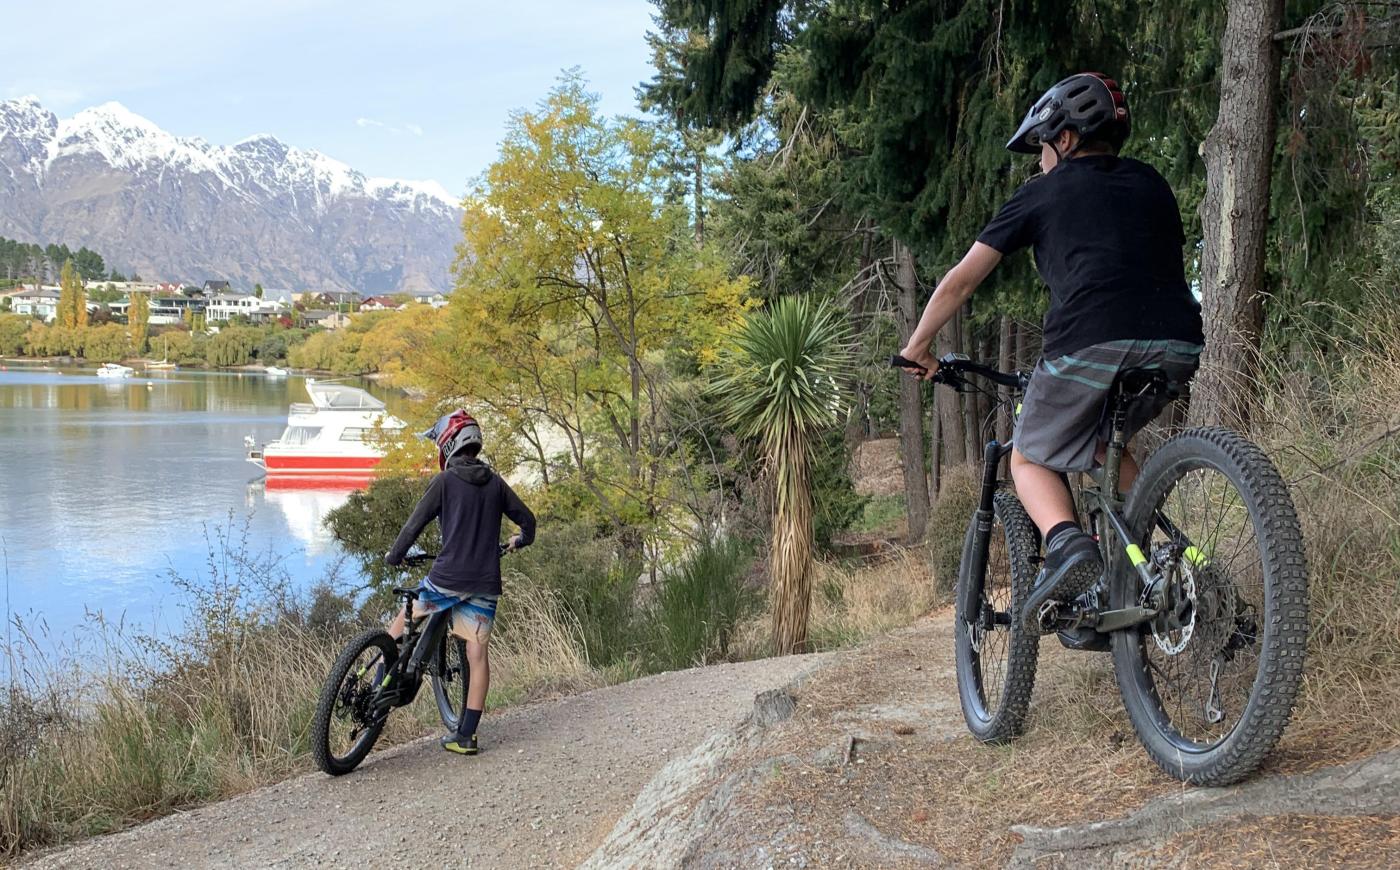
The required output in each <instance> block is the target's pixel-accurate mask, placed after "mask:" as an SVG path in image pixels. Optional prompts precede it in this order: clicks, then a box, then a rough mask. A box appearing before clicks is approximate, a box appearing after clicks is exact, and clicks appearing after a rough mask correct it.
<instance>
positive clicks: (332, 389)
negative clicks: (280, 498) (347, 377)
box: [245, 379, 404, 487]
mask: <svg viewBox="0 0 1400 870" xmlns="http://www.w3.org/2000/svg"><path fill="white" fill-rule="evenodd" d="M306 392H307V393H308V394H309V395H310V396H311V402H310V404H307V403H305V402H296V403H293V404H292V406H291V409H290V412H289V413H288V414H287V428H286V430H285V431H283V432H282V437H281V438H278V439H277V440H276V441H269V442H267V443H266V444H264V445H263V446H262V447H261V448H259V447H257V446H256V444H254V443H253V440H252V438H251V437H250V438H247V439H245V443H246V444H247V445H248V461H249V462H251V463H253V464H254V465H258V466H261V467H262V468H263V469H265V470H266V471H267V483H268V485H269V486H275V485H283V486H292V487H296V486H307V485H316V484H320V483H323V482H327V481H332V482H336V483H339V484H342V485H343V484H351V485H353V484H356V483H359V484H364V483H368V482H369V480H370V479H372V478H373V477H374V470H375V466H377V465H378V464H379V462H380V460H382V459H383V458H384V449H383V447H381V446H380V445H381V443H382V440H383V436H384V435H386V434H389V435H392V434H393V430H396V429H402V428H403V427H404V422H403V421H402V420H400V419H398V418H397V417H395V416H393V415H391V414H389V413H388V412H387V411H385V410H384V403H383V402H381V401H380V400H378V399H376V398H375V397H374V396H371V395H370V394H369V393H367V392H365V391H364V390H362V389H360V388H359V387H352V386H349V385H347V384H342V383H338V382H336V381H315V380H311V379H308V380H307V381H306Z"/></svg>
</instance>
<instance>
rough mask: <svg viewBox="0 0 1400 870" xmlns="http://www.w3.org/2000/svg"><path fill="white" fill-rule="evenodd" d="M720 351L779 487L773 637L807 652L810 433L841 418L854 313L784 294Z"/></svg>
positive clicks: (745, 430) (749, 429) (724, 385)
mask: <svg viewBox="0 0 1400 870" xmlns="http://www.w3.org/2000/svg"><path fill="white" fill-rule="evenodd" d="M722 360H723V363H724V366H725V371H724V374H723V375H722V376H721V377H720V378H719V380H718V381H717V382H716V384H715V389H716V391H717V392H718V394H719V395H720V397H721V398H722V400H723V403H724V406H725V408H726V411H727V416H728V422H729V423H730V424H731V425H733V426H734V427H735V428H736V429H737V430H738V431H739V433H740V434H741V435H743V436H745V437H749V438H757V439H759V441H760V442H761V443H762V445H763V452H764V455H765V458H766V460H767V462H768V467H769V472H770V473H771V474H772V475H773V479H774V483H775V487H776V496H777V497H776V498H775V499H774V503H773V544H772V552H771V554H770V573H771V575H772V584H773V593H772V594H773V643H774V647H775V648H776V650H777V651H778V652H779V653H790V652H799V651H801V649H802V648H803V647H804V646H805V645H806V642H807V614H808V610H809V607H810V604H811V593H812V583H811V567H812V551H813V534H812V487H811V473H810V472H811V461H812V456H811V445H812V439H811V435H812V433H814V432H815V431H817V430H818V429H821V428H823V427H825V426H829V425H833V424H834V423H835V422H836V419H837V415H836V412H837V409H838V402H837V400H838V386H837V385H838V384H841V383H844V382H845V381H846V378H847V374H848V371H849V369H850V367H851V365H852V364H853V355H852V353H851V348H850V344H849V338H848V332H847V328H846V322H845V319H844V317H843V316H842V313H841V312H840V311H839V310H837V309H836V308H835V307H833V306H832V305H830V304H829V303H826V302H814V301H813V300H812V299H810V298H808V297H805V296H802V297H793V296H788V297H783V298H782V299H779V300H778V301H777V302H776V303H774V304H773V305H772V306H771V307H770V308H768V309H767V310H765V311H759V312H755V313H754V314H752V315H750V316H749V318H748V320H747V321H746V322H745V324H744V325H743V327H742V328H741V329H740V330H739V332H738V334H737V335H736V336H735V341H734V345H733V347H731V348H729V349H728V350H727V351H726V352H725V353H724V354H723V355H722Z"/></svg>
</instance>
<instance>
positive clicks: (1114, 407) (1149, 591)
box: [892, 354, 1166, 633]
mask: <svg viewBox="0 0 1400 870" xmlns="http://www.w3.org/2000/svg"><path fill="white" fill-rule="evenodd" d="M903 362H906V363H907V362H908V361H907V360H903ZM892 364H895V361H892ZM964 373H972V374H977V375H980V376H982V377H985V378H987V379H988V380H991V381H993V382H994V383H998V384H1001V385H1003V386H1009V387H1012V388H1013V389H1017V390H1024V388H1025V384H1026V381H1027V379H1028V378H1027V376H1026V375H1024V373H1015V374H1011V373H1007V372H998V371H996V370H995V369H991V368H989V367H987V366H983V365H979V364H977V363H973V362H971V361H969V360H968V359H967V358H966V357H964V356H960V355H954V354H949V355H948V356H946V357H944V358H943V359H942V360H940V368H939V371H938V373H937V374H936V375H935V380H936V381H938V382H941V383H944V384H946V385H947V386H950V387H952V388H953V389H955V390H958V391H960V392H961V391H963V390H964V388H965V385H966V381H965V380H964V379H963V377H962V375H963V374H964ZM1150 388H1162V389H1165V388H1166V385H1165V383H1164V382H1161V381H1158V380H1156V379H1154V380H1152V381H1149V382H1148V383H1147V384H1145V385H1144V386H1143V387H1142V388H1141V389H1140V390H1139V391H1138V393H1137V394H1136V395H1134V394H1131V393H1129V392H1128V390H1127V388H1126V386H1121V385H1120V386H1119V387H1117V388H1116V389H1115V392H1114V394H1113V395H1112V396H1111V397H1110V399H1109V403H1110V414H1111V426H1110V431H1111V435H1110V437H1109V442H1108V445H1107V447H1106V449H1105V455H1104V463H1103V470H1102V474H1100V475H1098V486H1097V487H1096V488H1093V489H1081V490H1080V499H1081V501H1087V502H1088V504H1081V505H1079V508H1080V509H1081V510H1082V511H1083V512H1084V513H1086V514H1087V515H1088V516H1090V517H1094V516H1101V517H1103V518H1104V520H1105V521H1106V527H1103V528H1099V529H1098V533H1099V534H1098V537H1099V547H1100V551H1101V553H1102V554H1103V557H1104V565H1105V571H1106V574H1107V576H1108V578H1109V583H1110V590H1111V592H1122V593H1125V594H1121V595H1116V596H1115V595H1111V596H1110V600H1111V601H1121V602H1133V601H1134V600H1138V603H1137V604H1129V605H1128V606H1125V607H1122V608H1120V609H1117V610H1101V611H1095V612H1087V613H1085V612H1080V613H1072V614H1070V615H1069V616H1067V617H1065V618H1064V621H1065V623H1066V625H1068V626H1071V627H1075V626H1080V625H1087V626H1089V627H1091V628H1094V629H1096V630H1097V631H1099V632H1103V633H1107V632H1110V631H1118V630H1121V629H1124V628H1131V627H1133V626H1135V625H1140V624H1142V623H1144V622H1147V621H1149V620H1151V619H1153V618H1154V617H1156V616H1157V615H1158V613H1159V610H1160V601H1159V600H1158V599H1159V598H1160V597H1161V580H1160V577H1159V575H1158V574H1156V573H1154V571H1153V570H1152V568H1151V566H1150V562H1149V560H1148V559H1147V557H1146V556H1145V555H1144V554H1143V552H1142V549H1141V548H1140V547H1139V546H1138V545H1137V543H1136V542H1135V541H1134V539H1133V536H1132V534H1131V532H1130V531H1129V530H1128V526H1127V522H1126V521H1125V520H1124V519H1123V497H1122V495H1121V494H1120V493H1119V491H1118V483H1119V480H1120V479H1121V473H1120V472H1121V466H1122V462H1123V454H1124V452H1125V451H1126V450H1127V444H1126V439H1125V435H1126V429H1127V421H1128V409H1129V407H1130V406H1131V404H1132V402H1133V400H1134V399H1135V398H1137V397H1140V396H1142V395H1144V394H1145V393H1146V392H1147V390H1148V389H1150ZM1013 447H1014V441H1007V442H1006V443H1004V444H1003V443H1001V442H999V441H997V440H995V439H993V440H991V441H988V442H987V444H986V446H985V447H984V448H983V453H982V485H981V490H980V492H979V494H978V502H977V511H976V513H975V515H974V516H975V520H976V525H975V531H974V533H973V546H972V552H971V553H970V554H969V556H970V557H971V559H972V564H971V566H970V567H971V571H972V576H973V577H977V578H981V579H982V581H983V582H985V578H986V572H987V559H988V556H989V552H990V549H991V537H992V524H993V520H994V518H995V515H994V512H993V506H992V504H993V496H994V495H995V494H996V490H997V486H998V484H999V475H998V469H999V468H1000V466H1001V462H1002V460H1003V459H1004V458H1005V457H1006V456H1007V455H1008V454H1010V452H1011V450H1012V448H1013ZM1066 484H1067V485H1068V480H1066ZM1124 557H1126V559H1127V561H1128V564H1130V565H1131V566H1132V568H1133V570H1134V572H1135V573H1136V575H1137V576H1138V578H1139V579H1140V580H1141V581H1142V589H1143V590H1145V594H1144V595H1142V596H1140V597H1139V596H1135V595H1133V594H1131V592H1132V591H1133V590H1131V589H1127V588H1123V587H1122V585H1121V584H1126V583H1128V582H1129V579H1130V577H1131V575H1129V574H1127V573H1126V572H1124V571H1122V570H1121V565H1122V558H1124ZM1114 587H1117V588H1114ZM981 597H982V582H978V583H969V584H966V585H965V586H964V588H963V589H962V597H961V598H960V600H959V601H958V612H959V613H960V614H961V616H962V618H963V619H964V620H966V621H968V622H973V623H980V624H981V627H983V628H986V629H989V630H990V629H992V628H993V627H994V625H992V624H989V623H988V622H987V620H988V619H992V620H994V621H1000V620H999V618H998V617H997V615H995V614H992V613H987V612H985V611H979V608H978V602H979V600H980V599H981ZM1149 603H1150V604H1152V605H1155V606H1145V605H1146V604H1149ZM1012 618H1015V617H1014V615H1013V616H1012Z"/></svg>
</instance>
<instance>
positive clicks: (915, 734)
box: [30, 610, 1400, 870]
mask: <svg viewBox="0 0 1400 870" xmlns="http://www.w3.org/2000/svg"><path fill="white" fill-rule="evenodd" d="M951 623H952V617H951V614H950V613H949V612H948V611H947V610H944V611H943V612H941V613H938V614H936V615H934V616H933V617H931V618H928V619H924V620H921V621H919V622H918V623H916V624H915V625H913V626H910V627H909V628H906V629H902V630H899V631H895V632H892V633H891V634H889V635H886V636H884V637H881V638H878V639H876V640H874V641H872V642H870V643H868V644H865V645H863V646H861V647H859V648H856V649H853V650H848V651H843V652H840V653H831V654H826V655H823V656H805V657H793V658H786V659H769V660H764V661H757V662H748V663H744V664H735V665H721V666H716V667H711V668H704V669H697V670H692V671H683V672H677V673H671V674H663V675H660V676H656V677H651V678H648V679H645V680H639V681H637V682H634V683H629V684H626V685H622V686H614V687H611V688H608V689H602V690H598V691H595V692H589V693H586V694H582V695H578V696H574V697H570V698H564V699H561V700H558V701H552V702H548V703H541V704H537V705H534V706H530V707H525V708H521V709H518V710H513V711H508V712H506V713H504V714H502V715H498V716H492V717H489V718H488V720H487V724H486V725H485V726H484V728H483V739H484V742H485V743H486V745H487V746H488V747H490V750H491V751H489V752H486V753H484V754H482V755H481V756H479V757H478V758H475V759H458V758H451V757H447V756H445V754H444V753H442V752H441V751H440V750H439V749H438V748H437V746H436V745H435V744H434V743H430V742H419V743H415V744H412V745H409V746H407V747H401V748H400V749H397V750H393V751H390V752H385V753H380V754H378V755H374V756H371V758H370V760H369V761H368V762H367V763H366V764H365V766H364V767H363V768H362V769H361V770H360V771H358V772H357V773H355V774H353V775H351V776H348V777H344V778H341V779H336V780H333V779H330V778H327V777H324V776H321V775H319V774H317V775H310V776H303V777H301V778H298V779H295V780H292V781H290V782H287V783H283V784H281V785H278V786H274V787H270V788H265V789H261V790H259V791H256V792H252V793H250V794H248V795H244V796H243V797H240V798H236V799H234V800H231V801H227V802H225V803H222V804H217V805H214V806H211V807H206V808H204V809H200V810H196V811H193V812H190V813H187V814H183V815H180V816H176V817H172V818H168V819H163V820H160V821H156V822H152V823H150V824H148V825H143V826H141V827H138V828H134V829H132V830H130V831H127V832H124V833H121V834H117V835H114V836H111V837H106V838H103V839H99V840H94V841H90V842H88V843H85V844H81V845H79V846H76V847H74V848H71V849H68V850H65V851H61V852H56V853H52V854H49V855H45V856H39V857H36V858H35V859H33V860H32V864H31V865H30V866H34V867H100V868H104V870H106V868H112V870H116V868H127V867H174V866H178V867H209V866H218V867H225V866H227V867H302V866H309V865H318V866H326V867H363V866H366V864H367V862H371V861H373V862H380V861H383V860H385V859H390V860H393V861H394V862H395V863H396V864H402V865H405V866H427V865H429V864H434V863H438V862H439V861H441V862H446V863H449V864H452V865H464V866H499V867H550V866H579V865H582V866H584V867H587V868H598V870H603V868H607V870H612V868H623V867H627V868H630V867H639V868H648V870H651V868H670V867H687V868H730V867H743V868H748V867H762V868H777V867H798V868H806V867H881V868H884V867H930V866H996V867H1002V866H1005V867H1016V868H1037V870H1040V868H1050V867H1074V868H1077V870H1085V868H1097V867H1104V868H1109V867H1113V868H1118V867H1125V866H1130V867H1155V866H1173V867H1176V866H1180V867H1185V866H1203V865H1205V866H1238V867H1278V866H1304V865H1312V866H1319V865H1327V866H1348V867H1353V866H1357V867H1362V866H1365V867H1369V866H1375V867H1387V868H1393V867H1398V866H1400V748H1392V749H1390V750H1389V751H1386V752H1381V753H1379V754H1377V755H1373V756H1371V757H1367V758H1355V757H1354V756H1352V757H1350V758H1351V760H1350V761H1348V763H1344V764H1336V763H1335V762H1337V761H1343V760H1346V759H1347V758H1348V757H1347V756H1345V755H1341V756H1335V755H1332V756H1329V755H1328V754H1327V753H1326V751H1325V750H1324V751H1323V752H1322V753H1321V754H1319V750H1318V747H1317V746H1316V745H1314V744H1309V745H1308V748H1307V749H1306V752H1305V753H1304V754H1305V755H1306V756H1307V759H1309V760H1310V761H1311V762H1312V763H1310V764H1305V765H1299V764H1298V763H1297V762H1298V761H1299V760H1300V759H1299V758H1298V757H1297V756H1298V749H1297V748H1291V747H1290V745H1289V741H1288V739H1287V735H1285V740H1284V743H1283V744H1282V745H1281V746H1280V749H1279V751H1278V752H1277V753H1276V757H1275V758H1274V759H1272V760H1271V761H1270V762H1269V763H1268V764H1266V765H1265V768H1264V769H1263V770H1261V772H1260V774H1259V775H1258V776H1257V777H1255V778H1254V779H1252V780H1251V781H1249V782H1247V783H1245V784H1243V785H1240V786H1236V787H1233V788H1228V789H1189V788H1183V787H1182V786H1181V785H1180V784H1179V783H1176V782H1174V781H1172V780H1170V779H1169V778H1167V777H1165V776H1164V775H1163V774H1162V773H1161V772H1160V771H1158V770H1157V769H1156V768H1155V767H1154V766H1153V765H1152V764H1151V762H1150V761H1148V760H1147V758H1146V754H1145V753H1144V752H1143V751H1142V749H1141V747H1140V746H1138V744H1137V742H1136V740H1135V738H1134V737H1133V735H1132V732H1131V728H1130V727H1129V726H1128V724H1127V722H1126V719H1125V718H1124V716H1123V713H1122V707H1121V703H1120V702H1119V701H1118V698H1117V692H1116V688H1115V687H1114V685H1113V682H1112V673H1111V668H1109V667H1108V662H1107V658H1106V657H1105V656H1102V655H1085V654H1082V653H1069V652H1067V651H1065V650H1062V649H1059V648H1058V645H1057V644H1055V643H1054V642H1053V640H1047V641H1046V642H1045V643H1043V644H1042V646H1041V660H1040V667H1039V676H1038V680H1037V685H1036V694H1035V698H1034V700H1033V703H1032V713H1031V719H1030V722H1029V727H1028V730H1027V733H1026V734H1025V735H1024V736H1023V737H1022V738H1021V739H1019V740H1017V741H1016V742H1015V743H1013V744H1012V745H1010V746H1006V747H987V746H981V745H979V744H977V743H976V742H975V741H973V740H971V739H970V738H969V737H968V736H967V733H966V730H965V728H964V725H963V722H962V715H961V712H960V710H959V707H958V701H957V694H956V691H957V690H956V681H955V678H954V672H953V656H952V649H951V647H952V644H951V642H950V639H951V631H952V624H951ZM1326 757H1332V758H1334V762H1333V764H1334V766H1324V765H1325V764H1326V762H1323V761H1321V760H1320V759H1322V758H1326ZM434 856H437V857H434Z"/></svg>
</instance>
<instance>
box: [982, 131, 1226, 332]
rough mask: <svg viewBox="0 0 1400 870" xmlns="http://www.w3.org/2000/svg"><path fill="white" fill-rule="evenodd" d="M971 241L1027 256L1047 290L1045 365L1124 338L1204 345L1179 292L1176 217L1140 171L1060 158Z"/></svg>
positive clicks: (1185, 292)
mask: <svg viewBox="0 0 1400 870" xmlns="http://www.w3.org/2000/svg"><path fill="white" fill-rule="evenodd" d="M977 241H979V242H982V243H983V244H985V245H990V246H991V247H993V248H996V249H997V250H998V251H1000V252H1001V253H1002V254H1003V255H1005V254H1011V253H1014V252H1015V251H1019V250H1020V249H1022V248H1024V247H1027V246H1030V247H1032V248H1034V250H1035V265H1036V269H1037V270H1039V272H1040V277H1041V278H1042V279H1044V281H1045V283H1046V284H1047V285H1049V287H1050V310H1049V311H1047V312H1046V314H1045V350H1044V354H1045V356H1046V357H1047V358H1054V357H1057V356H1063V355H1065V354H1067V353H1073V352H1074V351H1076V350H1079V349H1081V348H1085V347H1088V346H1089V345H1091V344H1100V343H1102V342H1105V341H1115V340H1118V339H1125V338H1134V339H1176V340H1178V341H1189V342H1192V343H1195V344H1202V343H1204V341H1205V338H1204V335H1203V334H1202V332H1201V307H1200V305H1199V304H1197V302H1196V300H1195V299H1194V298H1193V297H1192V295H1191V291H1190V290H1189V289H1188V288H1187V286H1186V274H1185V267H1184V265H1183V263H1182V253H1181V247H1182V245H1183V244H1185V242H1186V237H1185V233H1184V232H1183V231H1182V228H1181V211H1180V209H1179V207H1178V206H1177V203H1176V196H1175V195H1173V194H1172V190H1171V187H1170V186H1168V184H1167V182H1166V179H1164V178H1162V176H1160V175H1158V174H1157V171H1156V170H1155V169H1153V168H1152V167H1151V166H1148V165H1147V164H1146V163H1142V162H1139V161H1137V160H1132V159H1129V158H1121V157H1114V156H1110V155H1093V156H1086V157H1076V158H1074V159H1072V160H1067V161H1065V162H1063V163H1061V164H1060V165H1058V166H1056V167H1055V168H1054V169H1052V170H1051V171H1050V172H1049V173H1047V174H1046V175H1044V176H1042V177H1040V178H1037V179H1034V180H1032V181H1030V182H1027V183H1026V184H1024V185H1022V187H1021V189H1020V190H1017V191H1016V193H1015V194H1013V195H1012V197H1011V199H1010V200H1008V201H1007V203H1006V205H1004V206H1002V207H1001V211H999V212H997V215H996V217H995V218H993V219H992V222H991V223H989V224H987V228H986V229H984V230H983V231H982V234H981V235H980V236H978V237H977Z"/></svg>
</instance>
